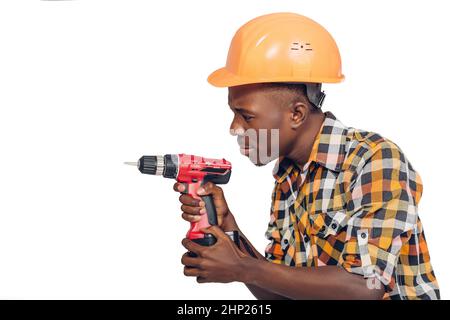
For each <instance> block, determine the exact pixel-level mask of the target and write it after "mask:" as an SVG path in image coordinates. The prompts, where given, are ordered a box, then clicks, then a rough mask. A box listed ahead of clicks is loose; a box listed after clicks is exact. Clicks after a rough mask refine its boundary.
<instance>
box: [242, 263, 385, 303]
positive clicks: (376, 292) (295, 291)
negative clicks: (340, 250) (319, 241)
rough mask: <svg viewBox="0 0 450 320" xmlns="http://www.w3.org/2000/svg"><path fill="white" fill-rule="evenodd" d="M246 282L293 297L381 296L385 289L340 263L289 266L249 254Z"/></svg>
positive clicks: (360, 297)
mask: <svg viewBox="0 0 450 320" xmlns="http://www.w3.org/2000/svg"><path fill="white" fill-rule="evenodd" d="M245 264H246V267H245V269H246V270H248V273H247V274H246V278H245V279H243V282H244V283H245V284H246V285H247V286H249V285H250V286H256V287H257V288H261V289H263V290H267V291H269V292H273V293H275V294H278V295H279V296H283V297H287V298H290V299H381V298H382V296H383V294H384V290H383V289H369V288H368V287H367V283H366V280H365V279H364V278H363V277H362V276H359V275H355V274H351V273H349V272H347V271H346V270H344V269H342V268H340V267H337V266H323V267H299V268H295V267H289V266H285V265H278V264H273V263H270V262H268V261H263V260H256V259H249V258H246V262H245Z"/></svg>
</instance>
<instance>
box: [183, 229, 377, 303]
mask: <svg viewBox="0 0 450 320" xmlns="http://www.w3.org/2000/svg"><path fill="white" fill-rule="evenodd" d="M205 232H208V233H211V234H213V235H214V236H215V237H216V238H217V243H216V244H215V245H214V246H211V247H202V246H200V245H198V244H196V243H194V242H192V241H190V240H188V239H184V240H183V242H182V244H183V246H184V247H185V248H186V249H188V250H189V251H192V252H195V253H196V254H197V257H196V258H192V257H189V256H188V255H187V254H185V255H184V256H183V258H182V262H183V264H184V265H185V266H188V268H185V275H186V276H192V277H197V281H198V282H199V283H205V282H222V283H227V282H232V281H239V282H243V283H245V284H246V285H247V286H249V289H250V290H251V291H252V292H253V289H255V296H257V297H258V298H261V299H276V298H280V297H286V298H290V299H380V298H381V297H382V296H383V294H384V288H380V289H369V287H368V286H367V284H366V281H365V279H364V278H363V277H362V276H360V275H354V274H351V273H349V272H347V271H346V270H344V269H342V268H340V267H337V266H325V267H319V268H293V267H289V266H285V265H278V264H274V263H271V262H268V261H265V260H262V259H261V260H260V259H255V258H252V257H250V256H248V255H247V254H244V253H243V252H242V251H241V250H239V249H238V248H237V247H236V246H235V245H234V243H233V241H232V240H231V239H230V238H229V237H228V236H227V235H226V234H225V233H224V232H223V230H222V229H220V228H219V227H217V226H213V227H210V228H208V229H205Z"/></svg>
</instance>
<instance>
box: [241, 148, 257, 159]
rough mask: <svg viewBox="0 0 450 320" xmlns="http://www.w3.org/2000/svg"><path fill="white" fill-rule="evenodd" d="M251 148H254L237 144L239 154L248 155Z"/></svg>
mask: <svg viewBox="0 0 450 320" xmlns="http://www.w3.org/2000/svg"><path fill="white" fill-rule="evenodd" d="M253 150H255V148H252V147H250V148H246V147H244V146H242V145H239V151H240V152H241V154H243V155H244V156H247V157H248V156H249V154H250V152H252V151H253Z"/></svg>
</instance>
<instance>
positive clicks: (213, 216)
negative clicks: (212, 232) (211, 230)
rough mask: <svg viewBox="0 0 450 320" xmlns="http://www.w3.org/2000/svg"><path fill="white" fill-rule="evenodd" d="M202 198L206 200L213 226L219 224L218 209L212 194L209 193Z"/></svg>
mask: <svg viewBox="0 0 450 320" xmlns="http://www.w3.org/2000/svg"><path fill="white" fill-rule="evenodd" d="M202 200H203V202H205V209H206V214H207V215H208V222H209V224H210V225H212V226H217V224H218V222H217V211H216V206H215V205H214V200H213V197H212V195H210V194H208V195H206V196H202Z"/></svg>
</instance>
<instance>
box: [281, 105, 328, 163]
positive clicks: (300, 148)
mask: <svg viewBox="0 0 450 320" xmlns="http://www.w3.org/2000/svg"><path fill="white" fill-rule="evenodd" d="M309 117H310V118H309V119H308V124H307V127H305V128H304V130H302V133H301V135H300V136H299V138H298V139H297V140H296V144H295V146H294V147H293V149H292V152H291V153H290V154H289V155H288V156H287V157H288V158H289V159H292V160H294V161H296V162H297V163H299V164H300V165H301V166H304V165H305V164H306V162H307V161H308V159H309V156H310V155H311V151H312V147H313V145H314V140H315V138H316V136H317V134H319V130H320V128H321V127H322V123H323V121H324V120H325V113H323V112H320V113H317V114H310V115H309Z"/></svg>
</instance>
